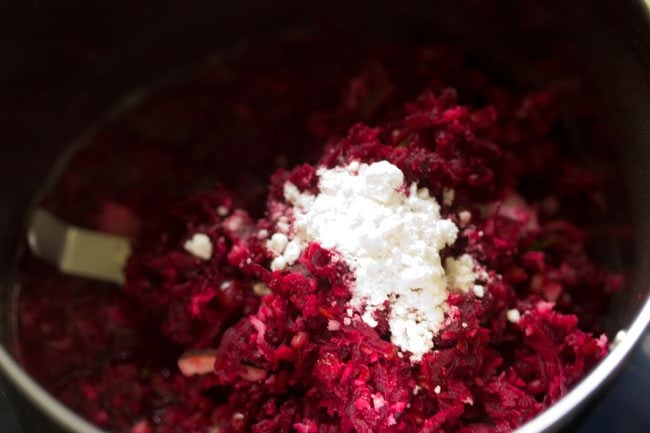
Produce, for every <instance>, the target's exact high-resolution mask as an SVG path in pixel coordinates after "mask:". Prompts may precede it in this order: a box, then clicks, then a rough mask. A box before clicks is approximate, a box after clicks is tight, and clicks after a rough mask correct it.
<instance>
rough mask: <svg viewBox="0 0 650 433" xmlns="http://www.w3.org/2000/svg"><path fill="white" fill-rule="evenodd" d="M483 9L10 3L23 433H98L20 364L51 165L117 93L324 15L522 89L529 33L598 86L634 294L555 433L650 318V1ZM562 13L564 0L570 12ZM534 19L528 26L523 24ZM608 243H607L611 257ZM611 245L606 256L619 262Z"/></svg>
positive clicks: (0, 259) (6, 270)
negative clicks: (612, 342)
mask: <svg viewBox="0 0 650 433" xmlns="http://www.w3.org/2000/svg"><path fill="white" fill-rule="evenodd" d="M519 3H521V2H516V1H498V2H489V1H484V0H467V1H455V2H451V1H449V2H447V1H438V2H431V1H428V2H427V1H418V0H410V1H406V2H389V1H386V2H376V1H366V0H360V1H356V2H349V1H348V2H345V1H330V2H327V3H325V2H315V1H313V2H301V1H297V0H294V1H278V2H264V1H254V0H243V1H230V2H225V1H224V2H216V1H199V0H188V1H184V2H180V1H139V2H133V1H123V0H119V1H112V2H84V1H79V0H69V1H65V2H62V1H47V0H42V1H36V2H26V1H23V0H5V1H4V2H3V4H2V6H0V62H1V64H2V67H1V68H0V161H1V162H0V203H2V206H1V209H2V210H1V211H0V302H1V303H0V343H1V344H2V346H0V371H1V372H2V376H3V382H4V387H5V388H6V389H7V391H8V393H9V395H10V399H11V400H12V402H13V404H14V406H15V409H16V411H17V413H18V415H19V418H20V421H21V423H22V425H23V426H24V428H25V430H26V431H27V432H58V431H60V432H65V433H71V432H75V433H81V432H97V433H99V430H97V429H96V428H94V427H92V426H91V425H89V424H88V423H86V422H85V421H83V420H82V419H81V418H80V417H78V416H77V415H75V414H74V413H72V412H71V411H70V410H68V409H66V408H65V407H63V406H62V405H61V404H60V403H58V402H57V401H56V400H55V399H53V398H52V397H51V396H50V395H48V394H47V393H46V392H45V391H44V390H43V389H42V388H40V387H39V385H38V384H37V383H35V382H34V381H33V380H32V379H31V378H30V377H29V376H28V375H27V374H26V373H25V371H24V370H22V369H21V367H20V365H19V364H18V363H17V362H16V359H15V358H14V348H15V344H16V341H15V334H14V332H13V330H14V321H15V314H16V311H13V310H12V308H11V306H12V305H13V297H14V296H15V292H14V290H13V286H12V280H11V278H12V266H13V263H14V257H15V253H16V249H17V247H18V245H19V244H20V243H21V242H22V233H23V228H24V227H23V224H24V216H25V214H26V211H27V208H28V205H29V203H30V201H31V199H32V197H33V196H34V194H35V192H36V191H37V189H38V188H39V186H40V185H41V184H42V183H43V182H44V179H45V178H46V177H47V175H48V173H49V171H50V170H51V167H52V165H53V162H54V161H55V160H56V159H57V157H58V156H59V155H60V154H61V153H62V152H63V151H64V149H65V148H66V147H67V146H68V143H70V142H71V141H72V140H73V139H74V138H75V136H76V135H77V134H78V133H79V131H83V130H84V129H86V128H87V126H88V125H89V124H91V123H92V122H93V120H95V119H97V118H99V117H100V116H101V115H102V113H103V112H104V111H105V110H107V109H108V108H109V107H110V106H111V105H112V104H113V103H114V102H116V100H117V98H118V97H119V96H121V95H123V94H126V93H128V92H129V91H130V90H132V89H135V88H138V87H140V86H142V85H145V84H147V83H149V82H151V81H154V80H156V79H157V78H159V77H161V76H164V75H166V74H167V73H168V72H169V71H172V70H175V69H179V68H181V67H183V66H184V65H186V64H188V63H191V62H192V61H193V60H195V59H197V58H202V57H203V56H205V55H207V54H208V53H211V52H214V51H216V50H220V49H224V48H227V47H229V46H232V45H234V44H236V43H238V42H240V41H242V40H255V39H263V38H265V37H267V36H270V35H273V34H276V33H278V32H280V31H283V30H285V29H288V28H292V27H296V26H298V27H300V26H303V27H304V26H313V25H314V24H315V23H316V22H318V21H319V20H322V19H324V18H326V19H327V20H330V21H331V22H334V23H336V25H337V26H340V28H342V29H345V32H346V34H348V35H349V36H350V37H358V38H377V37H382V38H386V37H389V38H399V39H414V38H419V37H422V36H423V35H426V34H429V33H439V34H441V35H446V37H452V38H455V39H461V40H464V41H465V43H468V44H472V45H474V46H476V47H478V48H480V49H482V50H484V51H485V52H487V53H490V55H492V56H494V58H496V59H497V60H498V61H500V62H501V63H502V64H504V65H506V66H507V67H508V68H510V69H511V70H512V71H513V76H518V77H519V79H520V80H522V81H523V82H527V83H529V84H530V83H536V82H543V81H544V80H545V79H546V78H547V77H545V76H544V74H542V73H541V72H540V71H539V70H537V69H536V68H535V66H534V65H535V62H534V60H535V59H534V58H535V56H536V54H538V53H536V52H535V51H534V50H531V49H530V47H531V46H532V45H531V44H532V42H531V41H532V40H533V39H534V38H540V37H544V36H545V35H546V36H548V37H549V39H552V40H553V41H556V43H564V44H566V45H567V46H568V47H569V51H568V52H571V53H573V55H574V56H575V57H573V58H572V59H571V62H567V65H569V64H571V65H575V66H571V67H572V68H575V69H574V71H573V72H574V73H575V74H577V75H579V76H581V77H583V79H584V80H585V81H586V82H589V83H590V85H591V88H593V89H594V92H595V93H594V97H595V100H597V101H598V102H599V107H600V110H601V112H602V113H603V116H604V118H606V119H607V123H608V125H609V126H610V128H611V130H612V131H613V136H614V137H615V138H616V140H615V146H616V151H617V153H618V155H619V157H620V161H622V170H621V172H622V174H623V179H621V185H623V184H624V185H625V191H624V192H622V193H621V195H620V197H619V198H621V197H623V198H625V200H614V201H613V203H619V202H624V203H623V204H621V208H620V209H618V208H614V209H613V212H614V213H617V215H618V216H617V217H619V218H623V219H626V220H627V221H628V222H629V223H630V224H631V225H632V226H633V227H634V228H635V235H634V238H633V240H628V241H626V245H623V246H620V245H618V246H617V245H613V246H612V250H615V249H617V248H618V247H619V246H620V247H622V249H623V250H625V251H628V252H629V253H623V254H622V255H616V258H615V259H616V260H619V261H621V263H622V264H623V265H624V267H625V268H626V269H627V270H628V271H629V272H628V274H629V275H628V284H627V289H626V291H625V293H623V294H621V295H620V296H619V297H618V298H617V299H615V302H614V303H613V305H612V308H611V310H610V312H609V315H608V317H607V325H608V327H609V331H610V333H612V334H613V333H615V331H616V330H618V329H625V330H626V331H627V337H626V339H625V340H624V341H623V342H621V344H620V345H619V346H618V347H617V348H616V349H615V350H614V351H613V352H612V353H611V354H610V355H609V356H608V357H607V358H606V359H605V360H604V361H603V362H602V363H601V364H600V365H599V366H598V367H597V368H596V369H595V370H594V371H592V372H591V374H590V375H589V376H588V377H586V378H585V379H584V380H583V381H582V382H581V383H580V384H579V385H578V386H577V387H576V388H575V389H573V390H572V391H571V392H570V393H569V394H568V395H567V396H566V397H565V398H563V399H562V400H561V401H560V402H559V403H557V404H555V405H554V406H553V407H551V408H550V409H548V410H547V411H545V412H544V413H542V414H540V415H539V416H538V417H536V418H535V419H533V420H532V421H530V422H529V423H528V424H526V425H525V426H523V427H522V428H521V429H520V430H519V431H520V432H521V433H533V432H544V431H553V430H556V429H558V428H559V427H561V426H562V425H564V424H566V423H567V422H568V421H569V420H570V419H571V418H572V417H573V416H574V415H575V414H576V413H577V412H579V411H580V409H581V408H582V407H583V406H584V405H585V404H586V403H587V402H588V401H589V400H590V399H592V398H593V397H594V396H596V395H597V394H598V393H599V392H601V391H602V390H603V387H604V386H605V385H606V384H607V382H608V381H609V380H611V379H612V378H613V377H614V376H615V375H616V373H617V371H619V370H620V368H621V367H622V366H623V365H624V361H625V358H626V356H627V355H628V353H629V352H630V350H631V349H632V348H633V347H634V345H635V344H636V343H637V341H638V340H639V338H640V336H641V335H642V333H643V331H644V329H645V328H646V327H647V324H648V322H649V321H650V302H649V301H648V294H649V293H650V211H649V210H650V123H649V120H648V119H650V28H649V27H648V10H647V8H646V6H645V4H644V3H642V2H640V1H633V0H623V1H621V0H617V1H613V0H612V1H605V0H593V1H587V0H576V1H572V2H553V1H539V2H536V1H530V2H527V4H526V6H525V10H522V8H524V6H522V5H520V4H519ZM561 3H567V4H561ZM522 16H525V17H526V19H525V20H522V19H521V17H522ZM604 248H605V249H608V247H604ZM609 252H610V251H605V252H604V253H607V254H604V256H607V257H610V258H611V257H613V256H614V255H613V254H608V253H609Z"/></svg>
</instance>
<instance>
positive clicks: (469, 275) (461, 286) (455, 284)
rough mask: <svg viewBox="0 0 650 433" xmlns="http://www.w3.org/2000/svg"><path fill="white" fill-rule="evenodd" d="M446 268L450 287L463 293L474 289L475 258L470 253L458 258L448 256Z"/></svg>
mask: <svg viewBox="0 0 650 433" xmlns="http://www.w3.org/2000/svg"><path fill="white" fill-rule="evenodd" d="M445 270H446V273H447V281H448V284H449V287H450V288H452V289H456V290H459V291H461V292H463V293H467V292H469V291H470V290H472V289H474V281H475V276H474V260H473V259H472V256H470V255H469V254H463V255H462V256H460V257H458V258H457V259H456V258H453V257H447V259H446V260H445ZM477 296H478V295H477ZM479 297H480V296H479Z"/></svg>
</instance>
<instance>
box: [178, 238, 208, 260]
mask: <svg viewBox="0 0 650 433" xmlns="http://www.w3.org/2000/svg"><path fill="white" fill-rule="evenodd" d="M183 248H184V249H185V251H187V252H188V253H190V254H192V255H193V256H194V257H197V258H199V259H201V260H206V261H207V260H210V259H211V258H212V242H211V241H210V238H209V237H208V235H206V234H205V233H196V234H195V235H194V236H192V238H191V239H188V240H187V241H186V242H185V243H184V244H183Z"/></svg>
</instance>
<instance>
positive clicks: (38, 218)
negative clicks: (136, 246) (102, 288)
mask: <svg viewBox="0 0 650 433" xmlns="http://www.w3.org/2000/svg"><path fill="white" fill-rule="evenodd" d="M27 241H28V244H29V247H30V249H31V251H32V252H33V253H34V255H36V256H37V257H39V258H41V259H43V260H46V261H48V262H50V263H52V264H53V265H55V266H56V267H57V268H59V270H60V271H61V272H63V273H65V274H69V275H77V276H80V277H86V278H92V279H96V280H101V281H107V282H111V283H117V284H122V283H123V282H124V265H125V264H126V260H127V259H128V257H129V255H130V254H131V242H130V240H129V239H127V238H125V237H121V236H116V235H112V234H107V233H102V232H98V231H94V230H89V229H85V228H81V227H76V226H73V225H69V224H67V223H66V222H64V221H62V220H60V219H59V218H57V217H56V216H55V215H53V214H52V213H51V212H49V211H47V210H44V209H36V210H35V211H34V212H33V214H32V218H31V220H30V224H29V229H28V231H27Z"/></svg>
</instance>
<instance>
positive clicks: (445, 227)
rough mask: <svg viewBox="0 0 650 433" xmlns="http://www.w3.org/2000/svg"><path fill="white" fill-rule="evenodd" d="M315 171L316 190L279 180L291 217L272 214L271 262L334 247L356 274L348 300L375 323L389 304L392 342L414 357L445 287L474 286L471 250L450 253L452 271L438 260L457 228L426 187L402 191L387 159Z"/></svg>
mask: <svg viewBox="0 0 650 433" xmlns="http://www.w3.org/2000/svg"><path fill="white" fill-rule="evenodd" d="M317 174H318V176H319V184H318V187H319V190H320V192H319V194H317V195H313V194H310V193H303V192H300V191H299V190H298V188H296V186H295V185H293V184H292V183H291V182H286V183H285V185H284V197H285V200H286V201H287V203H288V204H289V206H290V208H289V209H290V210H291V211H292V212H293V218H292V220H293V221H292V223H293V224H292V226H289V218H287V217H286V214H283V215H282V216H281V217H279V218H278V219H276V229H277V233H276V234H273V235H272V236H271V239H270V240H269V241H268V242H267V248H268V250H269V251H270V252H271V254H273V256H274V259H273V261H272V263H271V269H272V270H274V271H278V270H283V269H285V268H286V267H287V266H290V265H292V264H293V263H295V262H296V261H297V260H298V259H299V257H300V254H301V253H302V251H303V250H304V249H305V248H306V246H307V245H308V244H309V243H310V242H314V241H315V242H318V243H319V244H320V245H321V247H323V248H325V249H329V250H332V251H334V252H336V253H338V254H339V255H340V256H341V257H342V258H343V259H344V260H345V261H346V263H347V264H348V266H350V268H351V269H352V271H353V273H354V277H355V281H354V283H353V287H352V288H351V291H352V299H351V301H350V304H351V306H352V307H353V308H354V309H355V310H356V311H357V312H358V313H359V314H360V315H361V318H362V320H363V321H364V322H366V323H367V324H368V325H370V326H372V327H375V326H377V324H378V323H377V321H376V319H375V318H374V316H373V315H374V313H375V312H376V311H378V310H382V309H383V308H384V304H385V303H388V304H389V305H390V312H389V317H388V324H389V327H390V332H391V340H392V342H393V343H394V344H395V345H396V346H398V347H399V348H400V349H401V350H404V351H409V352H411V354H412V356H411V360H414V361H415V360H419V359H421V357H422V355H424V354H425V353H426V352H428V351H429V350H431V348H432V347H433V337H434V335H436V334H437V332H438V331H439V329H440V328H441V327H442V325H443V321H444V319H445V312H446V309H447V306H446V303H445V301H446V299H447V296H448V287H449V288H450V289H455V290H459V291H462V292H468V291H470V290H472V288H473V286H474V280H475V278H474V275H473V272H472V269H473V266H474V263H473V261H472V259H471V257H470V256H467V255H464V256H461V257H460V258H458V259H453V258H452V259H451V260H449V259H448V260H447V263H446V265H447V267H448V268H449V269H451V272H450V274H449V278H448V276H447V275H446V274H447V272H446V271H445V269H444V268H443V266H442V263H441V258H440V251H441V250H442V249H443V248H445V247H446V246H449V245H452V244H453V243H454V242H455V240H456V236H457V234H458V227H456V225H455V224H454V223H453V222H452V221H451V220H448V219H443V218H441V216H440V206H439V205H438V203H437V202H436V200H435V198H433V197H431V196H430V195H429V191H428V190H427V189H426V188H421V189H419V190H418V188H417V185H416V184H412V185H411V186H410V187H409V188H408V191H406V190H405V188H403V186H404V175H403V173H402V172H401V170H399V168H397V167H396V166H394V165H393V164H391V163H389V162H387V161H380V162H376V163H373V164H365V163H358V162H352V163H350V164H349V165H348V166H345V167H335V168H333V169H327V168H324V167H322V168H320V169H319V170H318V171H317ZM451 195H452V194H451V193H449V192H447V200H448V201H451V200H453V197H450V196H451ZM450 199H451V200H450ZM276 215H277V214H276ZM278 216H279V215H278ZM274 238H275V241H274ZM285 238H286V239H287V242H286V243H285V242H284V240H285ZM449 283H451V285H449Z"/></svg>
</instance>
